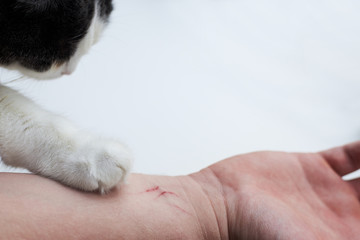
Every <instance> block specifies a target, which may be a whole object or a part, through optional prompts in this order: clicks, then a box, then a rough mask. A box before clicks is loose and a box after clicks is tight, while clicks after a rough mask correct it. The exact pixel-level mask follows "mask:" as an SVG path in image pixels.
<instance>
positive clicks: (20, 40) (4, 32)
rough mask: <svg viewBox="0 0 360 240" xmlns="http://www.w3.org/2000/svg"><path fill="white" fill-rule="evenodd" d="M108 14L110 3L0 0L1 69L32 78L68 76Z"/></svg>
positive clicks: (94, 40)
mask: <svg viewBox="0 0 360 240" xmlns="http://www.w3.org/2000/svg"><path fill="white" fill-rule="evenodd" d="M111 11H112V3H111V0H0V66H3V67H5V68H8V69H15V70H18V71H20V72H21V73H22V74H24V75H26V76H29V77H32V78H36V79H52V78H57V77H60V76H62V75H64V74H70V73H72V72H73V71H74V70H75V68H76V65H77V64H78V62H79V60H80V58H81V56H83V55H84V54H85V53H87V51H88V50H89V48H90V47H91V46H92V45H93V44H94V43H96V42H97V40H98V39H99V36H100V34H101V32H102V30H103V28H104V27H105V25H106V23H107V21H108V18H109V15H110V13H111Z"/></svg>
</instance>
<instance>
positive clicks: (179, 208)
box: [169, 204, 192, 216]
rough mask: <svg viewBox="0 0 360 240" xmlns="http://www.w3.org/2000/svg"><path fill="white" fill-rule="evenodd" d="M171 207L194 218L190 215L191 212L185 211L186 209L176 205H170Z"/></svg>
mask: <svg viewBox="0 0 360 240" xmlns="http://www.w3.org/2000/svg"><path fill="white" fill-rule="evenodd" d="M169 205H170V206H173V207H175V208H176V209H178V210H180V211H181V212H183V213H186V214H187V215H190V216H192V214H190V213H189V212H187V211H185V209H183V208H181V207H179V206H178V205H175V204H169Z"/></svg>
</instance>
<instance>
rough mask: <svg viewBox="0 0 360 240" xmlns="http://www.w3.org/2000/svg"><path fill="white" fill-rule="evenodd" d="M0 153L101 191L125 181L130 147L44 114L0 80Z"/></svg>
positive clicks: (22, 164) (14, 163)
mask: <svg viewBox="0 0 360 240" xmlns="http://www.w3.org/2000/svg"><path fill="white" fill-rule="evenodd" d="M0 156H1V157H2V160H3V162H4V163H5V164H7V165H10V166H14V167H22V168H26V169H28V170H29V171H31V172H33V173H36V174H39V175H43V176H46V177H49V178H52V179H54V180H57V181H59V182H62V183H63V184H66V185H69V186H71V187H74V188H77V189H81V190H85V191H94V190H99V191H101V192H104V191H108V190H109V189H111V188H112V187H114V186H115V185H116V184H117V183H119V182H122V181H124V180H125V178H126V176H127V174H128V173H129V171H130V168H131V162H132V160H131V156H130V154H129V151H128V150H127V149H126V148H125V147H124V146H123V145H121V144H119V143H118V142H116V141H112V140H108V139H103V138H99V137H97V136H94V135H92V134H90V133H87V132H84V131H82V130H80V129H78V128H76V127H75V126H74V125H73V124H71V123H70V122H69V121H68V120H66V119H64V118H62V117H60V116H57V115H55V114H52V113H49V112H47V111H45V110H43V109H41V108H40V107H39V106H37V105H36V104H35V103H34V102H32V101H31V100H30V99H28V98H26V97H24V96H23V95H21V94H19V93H18V92H16V91H14V90H12V89H10V88H8V87H5V86H3V85H0Z"/></svg>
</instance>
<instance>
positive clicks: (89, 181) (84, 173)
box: [40, 139, 132, 194]
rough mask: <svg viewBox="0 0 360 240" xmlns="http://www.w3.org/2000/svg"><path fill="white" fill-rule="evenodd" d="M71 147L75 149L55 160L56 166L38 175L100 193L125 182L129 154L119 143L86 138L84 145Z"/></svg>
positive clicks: (130, 162)
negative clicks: (54, 169)
mask: <svg viewBox="0 0 360 240" xmlns="http://www.w3.org/2000/svg"><path fill="white" fill-rule="evenodd" d="M76 145H79V144H76ZM75 149H77V150H76V151H75V152H73V153H72V154H69V155H68V156H64V160H63V161H60V162H58V164H57V165H58V167H60V169H59V168H58V169H57V170H56V171H55V172H54V171H53V172H51V173H47V174H44V172H42V173H40V174H42V175H46V176H48V177H50V178H53V179H55V180H57V181H60V182H62V183H64V184H65V185H69V186H71V187H73V188H77V189H80V190H83V191H99V192H100V193H102V194H103V193H106V192H108V191H109V190H111V189H112V188H113V187H115V186H116V185H118V184H120V183H123V182H125V181H126V178H127V176H128V174H129V172H130V169H131V165H132V156H131V154H130V153H129V151H128V149H126V148H125V147H124V146H123V145H122V144H119V143H117V142H115V141H109V140H99V139H96V140H91V141H86V144H80V146H76V147H75Z"/></svg>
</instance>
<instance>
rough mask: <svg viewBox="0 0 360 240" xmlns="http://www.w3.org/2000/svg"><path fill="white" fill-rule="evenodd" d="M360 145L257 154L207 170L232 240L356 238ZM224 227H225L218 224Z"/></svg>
mask: <svg viewBox="0 0 360 240" xmlns="http://www.w3.org/2000/svg"><path fill="white" fill-rule="evenodd" d="M359 166H360V142H358V143H354V144H350V145H346V146H344V147H339V148H334V149H331V150H328V151H324V152H320V153H280V152H258V153H251V154H246V155H239V156H236V157H233V158H230V159H227V160H224V161H221V162H219V163H216V164H214V165H212V166H210V167H209V168H207V169H204V170H203V172H204V173H203V174H206V175H209V174H210V175H211V174H213V175H215V176H216V178H217V179H218V180H219V182H220V184H221V186H222V192H223V196H224V199H225V204H226V214H227V221H228V223H227V226H228V232H229V237H230V238H233V239H359V237H360V227H359V226H360V204H359V196H360V185H359V184H360V180H353V181H349V182H345V181H343V180H342V178H341V177H342V176H343V175H345V174H347V173H350V172H352V171H355V170H357V169H358V168H359ZM223 227H224V226H223Z"/></svg>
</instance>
